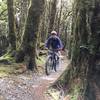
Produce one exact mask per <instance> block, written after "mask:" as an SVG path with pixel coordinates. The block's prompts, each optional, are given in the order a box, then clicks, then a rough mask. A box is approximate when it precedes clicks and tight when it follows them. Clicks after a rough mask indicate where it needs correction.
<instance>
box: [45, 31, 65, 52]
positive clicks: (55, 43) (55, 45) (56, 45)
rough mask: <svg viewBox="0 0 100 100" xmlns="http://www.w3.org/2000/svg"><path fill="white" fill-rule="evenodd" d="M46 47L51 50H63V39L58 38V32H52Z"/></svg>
mask: <svg viewBox="0 0 100 100" xmlns="http://www.w3.org/2000/svg"><path fill="white" fill-rule="evenodd" d="M45 45H46V47H47V48H48V49H50V50H56V51H59V50H62V49H63V44H62V41H61V39H60V38H59V37H58V36H57V32H56V31H52V32H51V35H50V36H49V38H48V39H47V41H46V43H45Z"/></svg>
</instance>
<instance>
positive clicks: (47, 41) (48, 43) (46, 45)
mask: <svg viewBox="0 0 100 100" xmlns="http://www.w3.org/2000/svg"><path fill="white" fill-rule="evenodd" d="M49 45H50V38H48V39H47V40H46V42H45V47H46V48H47V49H49Z"/></svg>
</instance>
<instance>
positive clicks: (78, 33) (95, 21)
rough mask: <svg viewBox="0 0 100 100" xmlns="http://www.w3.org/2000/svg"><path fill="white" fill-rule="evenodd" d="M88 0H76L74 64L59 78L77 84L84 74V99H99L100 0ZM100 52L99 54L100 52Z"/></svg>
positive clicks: (73, 45)
mask: <svg viewBox="0 0 100 100" xmlns="http://www.w3.org/2000/svg"><path fill="white" fill-rule="evenodd" d="M87 1H88V0H75V1H74V2H75V3H74V11H73V22H72V29H73V30H72V34H73V38H72V47H71V49H72V53H71V57H72V58H71V60H72V61H71V66H70V67H69V69H68V70H66V71H65V73H64V74H63V76H62V77H61V79H59V80H58V81H57V82H62V81H64V82H63V85H64V86H65V84H67V85H68V84H73V81H74V80H75V79H78V78H80V79H81V80H82V82H83V83H82V86H83V88H82V91H81V93H82V96H83V99H82V100H96V94H95V90H94V88H93V80H94V79H93V78H94V76H96V75H95V74H96V71H95V70H94V69H95V67H96V61H97V58H99V61H100V23H99V21H100V1H99V0H90V1H88V2H87ZM98 53H99V56H97V55H98ZM99 73H100V68H99ZM97 76H98V75H97ZM92 79H93V80H92ZM94 83H95V80H94ZM99 83H100V82H99V81H98V80H96V83H95V84H96V86H97V87H98V88H99V86H98V85H97V84H99ZM56 84H58V83H56ZM91 84H92V86H91ZM80 88H81V87H80ZM91 88H92V89H91ZM92 90H93V91H92ZM93 96H94V97H93ZM84 97H85V98H84ZM91 97H92V98H91ZM98 100H99V99H98Z"/></svg>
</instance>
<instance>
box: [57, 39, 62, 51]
mask: <svg viewBox="0 0 100 100" xmlns="http://www.w3.org/2000/svg"><path fill="white" fill-rule="evenodd" d="M58 41H59V43H58V44H59V45H58V46H59V47H58V49H59V50H62V49H63V44H62V41H61V40H60V38H58Z"/></svg>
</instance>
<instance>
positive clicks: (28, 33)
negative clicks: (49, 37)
mask: <svg viewBox="0 0 100 100" xmlns="http://www.w3.org/2000/svg"><path fill="white" fill-rule="evenodd" d="M43 9H44V0H39V1H37V0H31V6H30V7H29V11H28V17H27V21H26V26H25V32H24V35H23V42H22V48H23V51H24V53H25V55H27V56H28V58H29V59H28V65H27V68H28V69H30V70H33V69H36V66H37V65H36V45H37V36H38V28H39V23H40V16H41V15H42V12H43Z"/></svg>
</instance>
